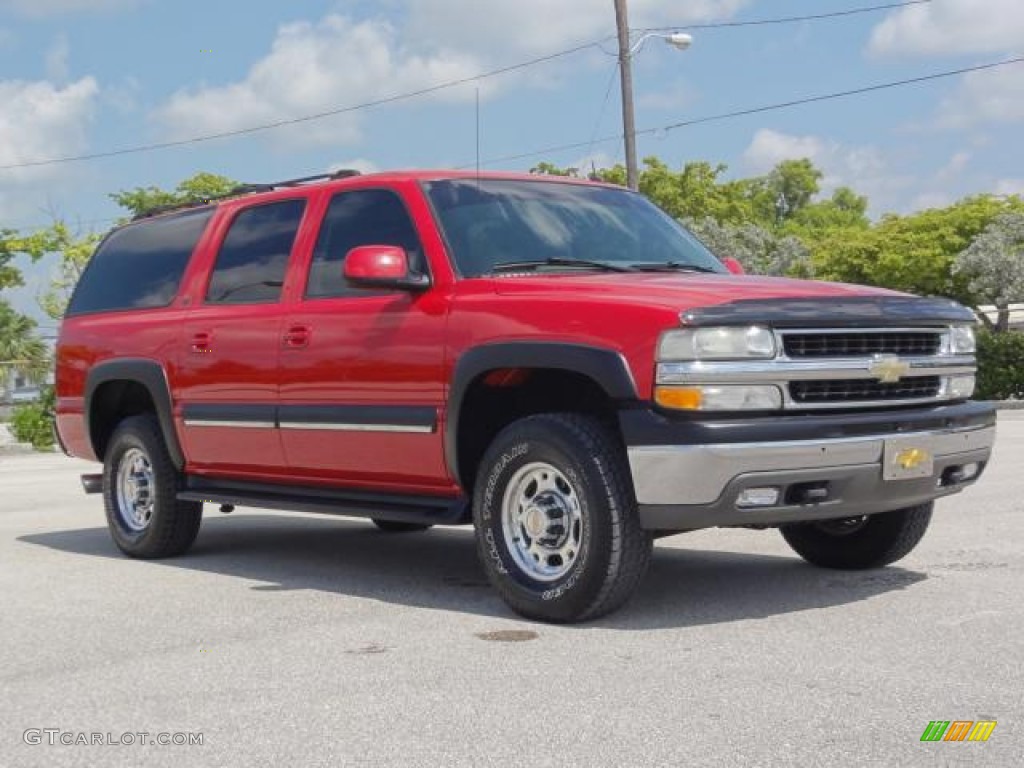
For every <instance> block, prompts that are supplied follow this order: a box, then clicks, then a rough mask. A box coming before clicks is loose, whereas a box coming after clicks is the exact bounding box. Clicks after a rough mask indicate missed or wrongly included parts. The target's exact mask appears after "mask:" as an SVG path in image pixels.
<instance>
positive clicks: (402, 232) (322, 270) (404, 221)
mask: <svg viewBox="0 0 1024 768" xmlns="http://www.w3.org/2000/svg"><path fill="white" fill-rule="evenodd" d="M360 245H396V246H398V247H399V248H404V249H405V251H406V253H408V254H409V261H410V265H411V266H412V268H413V269H416V270H419V271H422V264H421V261H422V256H421V253H422V252H421V250H420V243H419V239H418V238H417V237H416V229H415V227H414V226H413V223H412V219H411V218H410V217H409V213H408V211H406V210H405V206H404V205H403V204H402V201H401V199H400V198H399V197H398V195H397V194H395V193H394V192H392V191H390V190H386V189H360V190H356V191H353V192H342V193H341V194H339V195H335V196H334V197H333V198H332V199H331V204H330V207H329V208H328V209H327V215H326V216H325V217H324V223H323V225H322V226H321V227H320V236H319V237H318V238H317V242H316V250H314V252H313V262H312V265H311V266H310V270H309V282H308V284H307V285H306V296H308V297H310V298H316V297H323V296H342V295H345V294H347V293H358V294H359V295H365V294H366V291H364V290H357V289H354V288H352V287H350V286H349V285H348V284H347V283H346V282H345V279H344V278H343V277H342V275H341V265H342V262H344V260H345V254H347V253H348V252H349V251H350V250H352V249H353V248H357V247H359V246H360Z"/></svg>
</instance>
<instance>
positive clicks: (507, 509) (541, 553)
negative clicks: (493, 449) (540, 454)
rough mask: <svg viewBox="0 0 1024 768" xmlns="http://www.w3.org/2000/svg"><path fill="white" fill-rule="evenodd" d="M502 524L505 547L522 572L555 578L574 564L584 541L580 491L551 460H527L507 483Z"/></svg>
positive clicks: (545, 579) (528, 574)
mask: <svg viewBox="0 0 1024 768" xmlns="http://www.w3.org/2000/svg"><path fill="white" fill-rule="evenodd" d="M501 529H502V533H503V535H504V538H505V547H506V548H507V549H508V552H509V554H510V555H511V556H512V559H513V560H514V561H515V564H516V566H517V567H518V568H519V569H520V570H521V571H522V572H523V573H524V574H526V575H527V576H529V577H530V578H531V579H535V580H536V581H545V582H549V581H556V580H558V579H560V578H562V577H563V576H565V575H566V574H567V573H569V571H570V570H571V569H572V567H573V565H575V564H576V560H577V559H578V558H579V553H580V549H581V547H582V545H583V515H582V512H581V505H580V499H579V495H578V494H577V493H576V489H575V488H573V486H572V483H570V482H569V481H568V480H567V479H566V477H565V475H563V474H562V473H561V472H559V471H558V470H557V469H555V468H554V467H553V466H551V465H550V464H545V463H543V462H534V463H532V464H527V465H526V466H524V467H522V468H520V469H519V470H518V471H517V472H516V473H515V474H514V475H513V476H512V479H511V480H510V481H509V484H508V485H507V486H506V488H505V495H504V498H503V499H502V504H501Z"/></svg>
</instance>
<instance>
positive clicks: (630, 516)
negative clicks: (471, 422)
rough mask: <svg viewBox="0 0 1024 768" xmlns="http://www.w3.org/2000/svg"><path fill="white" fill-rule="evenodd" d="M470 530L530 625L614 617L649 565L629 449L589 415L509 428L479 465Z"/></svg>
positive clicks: (498, 583) (487, 565) (501, 588)
mask: <svg viewBox="0 0 1024 768" xmlns="http://www.w3.org/2000/svg"><path fill="white" fill-rule="evenodd" d="M473 521H474V524H475V527H476V537H477V548H478V551H479V554H480V559H481V561H482V563H483V566H484V569H485V570H486V572H487V575H488V578H489V579H490V581H491V583H492V584H493V585H494V587H495V588H496V589H497V590H498V592H499V594H500V595H501V596H502V598H503V599H504V600H505V602H506V603H508V604H509V606H511V607H512V608H513V609H514V610H515V611H517V612H518V613H520V614H522V615H523V616H526V617H527V618H531V619H539V620H542V621H551V622H570V621H585V620H588V619H595V618H597V617H599V616H602V615H604V614H606V613H609V612H611V611H613V610H615V609H616V608H618V607H619V606H620V605H622V604H623V603H625V602H626V600H627V599H629V597H630V596H631V595H632V594H633V592H634V590H635V589H636V587H637V585H638V584H639V583H640V579H641V577H642V576H643V574H644V571H645V570H646V568H647V563H648V560H649V559H650V553H651V537H650V536H649V535H648V533H647V532H646V531H644V530H642V529H641V528H640V522H639V519H638V516H637V511H636V502H635V500H634V497H633V490H632V486H631V484H630V478H629V472H628V468H627V465H626V458H625V455H624V452H623V450H622V447H621V445H620V444H619V443H618V441H617V440H616V439H615V437H614V436H613V435H612V434H611V433H610V432H609V431H608V430H607V429H606V428H605V427H604V426H603V425H602V424H601V423H600V422H599V421H597V420H596V419H593V418H591V417H588V416H582V415H578V414H543V415H538V416H531V417H528V418H525V419H522V420H520V421H517V422H514V423H513V424H511V425H509V426H508V427H506V428H505V429H504V430H503V431H502V432H501V433H500V434H499V435H498V436H497V437H496V438H495V439H494V442H493V443H492V444H491V445H490V447H489V448H488V449H487V451H486V453H485V454H484V457H483V460H482V462H481V465H480V471H479V475H478V478H477V483H476V490H475V493H474V499H473Z"/></svg>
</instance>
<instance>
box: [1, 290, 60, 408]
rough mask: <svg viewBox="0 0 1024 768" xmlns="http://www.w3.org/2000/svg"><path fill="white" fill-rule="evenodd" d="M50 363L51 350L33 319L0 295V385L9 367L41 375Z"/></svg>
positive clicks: (3, 381)
mask: <svg viewBox="0 0 1024 768" xmlns="http://www.w3.org/2000/svg"><path fill="white" fill-rule="evenodd" d="M49 365H50V352H49V349H48V348H47V346H46V344H45V343H44V342H43V341H42V339H40V338H39V336H38V334H37V333H36V323H35V321H34V320H32V318H30V317H28V316H26V315H23V314H21V313H20V312H16V311H15V310H14V308H13V307H11V305H10V304H9V303H8V302H7V301H6V300H5V299H0V389H3V388H4V387H5V386H6V382H7V372H8V371H9V370H11V369H14V370H15V371H20V372H22V373H26V374H28V375H29V376H31V377H32V378H35V379H41V378H43V377H44V376H45V374H46V371H47V369H48V368H49Z"/></svg>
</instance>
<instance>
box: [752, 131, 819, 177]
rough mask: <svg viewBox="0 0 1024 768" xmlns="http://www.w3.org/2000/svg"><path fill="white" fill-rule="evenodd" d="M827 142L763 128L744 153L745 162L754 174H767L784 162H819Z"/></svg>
mask: <svg viewBox="0 0 1024 768" xmlns="http://www.w3.org/2000/svg"><path fill="white" fill-rule="evenodd" d="M824 151H825V142H824V141H823V140H822V139H820V138H818V137H817V136H793V135H792V134H788V133H779V132H778V131H773V130H771V129H769V128H763V129H761V130H760V131H758V132H757V133H756V134H754V139H753V141H751V142H750V146H748V147H747V149H746V150H745V151H744V153H743V161H744V163H745V164H746V165H747V167H748V168H749V169H750V170H751V171H753V172H754V173H767V172H768V171H770V170H771V169H772V168H774V167H775V166H776V165H778V164H779V163H781V162H782V161H783V160H800V159H803V158H805V157H806V158H808V159H810V160H817V159H818V158H819V157H820V156H821V155H822V153H823V152H824Z"/></svg>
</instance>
